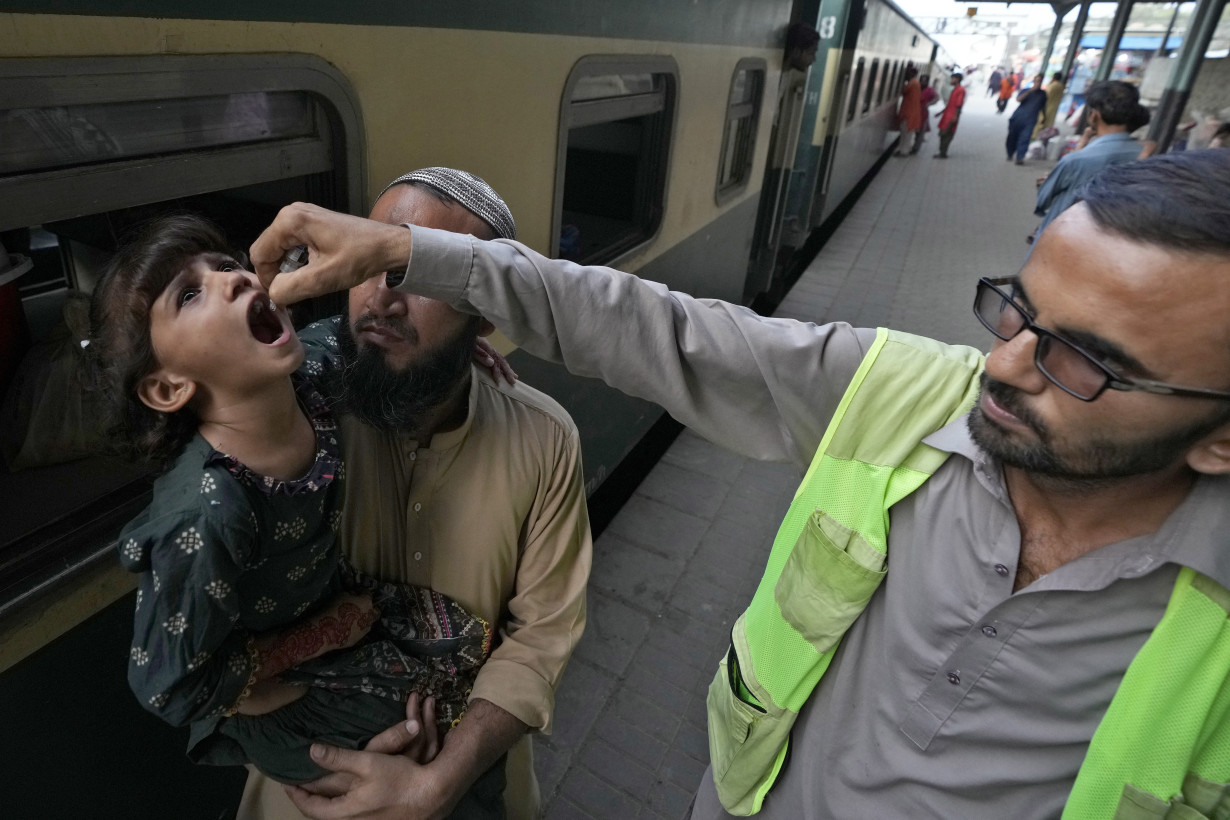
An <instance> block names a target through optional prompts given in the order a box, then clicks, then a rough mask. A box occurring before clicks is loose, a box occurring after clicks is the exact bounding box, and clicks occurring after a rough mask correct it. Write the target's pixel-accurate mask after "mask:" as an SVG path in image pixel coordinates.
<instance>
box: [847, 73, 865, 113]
mask: <svg viewBox="0 0 1230 820" xmlns="http://www.w3.org/2000/svg"><path fill="white" fill-rule="evenodd" d="M864 62H865V59H864V58H863V57H859V58H858V67H857V68H855V69H854V78H853V79H852V80H851V81H850V102H849V105H848V107H847V108H846V122H851V121H852V120H853V119H854V115H855V114H856V113H858V92H859V89H861V88H862V87H863V63H864Z"/></svg>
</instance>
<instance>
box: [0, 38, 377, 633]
mask: <svg viewBox="0 0 1230 820" xmlns="http://www.w3.org/2000/svg"><path fill="white" fill-rule="evenodd" d="M0 100H4V105H5V106H7V107H5V108H0V245H2V246H3V250H0V509H3V510H4V515H3V517H2V519H3V525H4V526H3V527H0V613H3V612H7V611H9V610H11V609H12V608H14V607H16V606H18V605H20V604H22V603H24V602H25V601H28V600H30V599H32V598H33V597H34V596H35V595H37V594H38V593H39V592H41V591H43V590H46V589H48V588H50V587H51V586H53V585H55V584H56V583H57V582H58V581H60V580H63V579H65V578H67V577H68V576H70V575H71V574H73V573H74V572H75V571H77V570H79V569H81V568H83V567H86V566H90V565H92V564H93V563H95V562H96V561H100V560H101V561H106V560H114V559H113V557H112V552H113V549H114V546H113V542H114V538H115V535H116V533H117V532H118V530H119V528H120V527H121V526H122V525H123V524H124V522H126V521H127V520H128V519H130V518H131V517H132V516H133V515H135V514H136V513H137V512H138V511H139V510H140V509H141V507H143V506H144V505H145V504H146V503H147V500H148V489H149V478H148V469H147V468H143V467H141V466H136V465H132V464H128V463H126V462H122V461H118V460H115V459H113V458H109V457H106V456H102V455H99V452H100V451H103V450H105V447H104V446H103V445H104V444H105V431H103V430H100V429H98V426H97V424H96V421H97V419H98V418H99V415H100V413H99V409H98V408H99V405H98V401H99V399H98V396H97V392H96V391H94V390H92V389H91V379H90V371H89V368H88V366H87V364H86V362H85V355H84V353H83V350H82V347H81V345H80V344H79V343H80V341H81V340H82V339H83V336H84V334H85V333H86V332H87V330H88V327H87V326H88V320H87V317H86V305H87V304H88V295H89V293H90V292H91V291H92V289H93V286H94V284H95V283H96V282H97V280H98V277H99V275H100V272H101V271H102V269H103V268H104V266H105V264H106V262H107V260H108V258H109V257H110V255H111V254H112V253H113V252H114V251H115V249H116V247H117V243H118V241H119V239H120V238H121V237H122V236H123V235H124V234H125V232H126V231H127V230H128V229H130V228H131V227H132V226H134V225H135V224H137V223H138V222H141V221H144V220H146V219H148V218H149V217H152V216H154V215H157V214H159V213H164V212H167V211H170V210H175V211H181V212H182V211H189V212H196V213H200V214H203V215H205V216H208V217H210V218H212V219H213V220H214V221H215V222H217V223H218V224H219V225H220V226H221V227H222V228H223V230H224V231H225V233H226V234H227V236H228V238H229V239H230V241H231V242H233V243H234V244H235V246H236V248H237V249H240V250H242V249H244V248H246V247H247V246H248V244H250V243H251V241H252V240H253V239H255V237H256V235H257V234H259V232H260V231H261V229H262V228H263V227H264V226H265V225H267V224H268V223H269V221H270V220H271V219H272V218H273V216H274V214H276V212H277V210H278V208H280V207H281V206H282V205H284V204H286V203H288V202H291V201H294V200H303V201H309V202H316V203H318V204H321V205H325V206H328V207H332V208H337V209H341V210H348V209H350V208H352V207H356V206H361V205H362V203H363V189H362V183H363V173H362V153H361V147H362V126H361V121H360V119H359V113H358V105H357V103H356V102H355V98H354V95H353V92H352V91H351V90H350V88H349V86H348V84H347V83H346V81H345V80H344V78H343V77H342V76H341V74H339V73H338V72H337V70H336V69H334V68H333V67H331V66H329V65H328V64H327V63H325V62H324V61H323V60H320V59H317V58H314V57H306V56H300V55H292V56H285V57H283V56H267V55H260V56H245V55H239V56H200V57H189V56H184V57H179V56H177V57H149V58H52V59H41V58H40V59H21V60H0ZM344 306H345V305H344V299H337V298H334V299H332V300H325V301H322V302H318V303H316V304H315V305H310V306H307V310H305V311H302V312H300V313H298V315H297V321H299V322H300V323H302V322H303V321H306V320H310V318H312V317H313V315H320V314H323V313H326V312H328V313H333V312H339V311H340V310H343V309H344Z"/></svg>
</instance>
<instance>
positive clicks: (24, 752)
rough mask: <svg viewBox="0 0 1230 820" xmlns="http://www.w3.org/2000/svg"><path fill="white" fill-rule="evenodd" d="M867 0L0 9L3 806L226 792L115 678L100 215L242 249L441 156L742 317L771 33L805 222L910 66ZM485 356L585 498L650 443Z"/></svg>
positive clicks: (125, 504)
mask: <svg viewBox="0 0 1230 820" xmlns="http://www.w3.org/2000/svg"><path fill="white" fill-rule="evenodd" d="M866 3H867V5H865V6H864V5H862V4H860V3H859V2H857V0H855V2H854V3H853V5H851V0H840V2H838V3H835V4H834V3H830V0H823V2H820V1H819V0H809V2H797V3H793V4H792V3H791V2H790V0H769V1H768V2H766V0H706V2H701V3H697V2H695V0H658V2H646V1H645V0H633V1H632V2H624V3H614V2H609V1H608V2H601V0H580V1H579V2H571V3H547V2H528V1H527V2H520V3H509V2H506V0H470V1H469V2H459V3H391V2H374V0H353V2H350V3H344V4H343V3H332V2H327V1H326V0H300V2H294V3H292V2H288V1H287V0H277V1H276V2H261V3H243V2H239V0H215V1H214V2H212V3H208V4H205V3H188V2H184V1H183V0H49V1H48V2H41V3H40V2H30V3H24V2H6V3H5V4H4V6H3V7H0V244H3V245H4V251H3V253H0V460H2V461H3V462H4V464H3V466H0V699H2V702H3V703H4V704H5V717H6V726H7V729H8V731H7V732H6V741H7V742H6V743H5V752H4V753H3V755H2V756H0V770H2V771H3V772H4V782H5V784H6V788H5V790H4V791H5V794H4V798H3V808H0V816H4V817H12V818H19V819H20V820H25V819H26V818H43V817H46V818H57V819H58V818H65V817H113V816H124V817H129V818H166V817H175V818H185V820H190V818H203V819H204V818H209V819H210V820H212V818H217V817H220V816H227V814H228V813H229V812H230V811H231V810H233V805H234V802H235V800H236V799H237V795H238V790H239V788H240V783H241V781H242V773H241V772H233V771H222V770H212V769H206V768H197V767H193V766H191V765H190V764H188V763H187V762H186V761H185V760H184V758H183V755H182V748H183V745H184V737H183V736H182V735H181V734H180V733H179V732H175V731H172V730H169V729H167V728H166V727H164V726H162V725H161V724H159V723H158V721H157V720H156V719H155V718H153V717H152V716H150V715H148V714H146V713H145V712H144V711H143V710H142V709H141V708H140V707H139V706H138V705H137V703H136V702H135V699H133V697H132V696H131V695H130V694H129V692H128V691H127V686H126V683H125V680H124V673H125V663H126V655H127V651H128V637H129V635H128V633H129V630H130V620H131V611H132V596H131V594H130V592H131V590H132V587H133V584H132V581H131V579H130V578H129V577H127V576H126V574H125V573H123V572H122V571H121V570H120V569H119V567H118V565H117V562H116V560H115V556H114V538H115V534H116V532H117V531H118V529H119V527H120V526H121V525H122V524H123V522H124V521H126V520H127V519H128V518H130V517H131V516H132V515H134V514H135V513H136V511H137V510H139V509H140V507H141V506H142V505H143V504H144V503H145V500H146V498H147V492H148V486H149V483H148V477H147V476H145V475H143V474H142V472H141V471H140V470H136V469H134V468H132V467H130V466H127V465H124V464H122V463H118V462H115V461H113V460H111V459H108V458H106V457H104V456H101V455H99V452H100V450H101V449H102V442H101V441H100V439H99V436H98V434H97V433H94V432H91V430H92V425H91V424H90V422H91V421H93V420H94V419H96V417H97V407H96V405H95V403H94V399H93V398H92V397H91V394H90V392H89V390H88V389H87V387H88V385H85V384H83V378H84V376H83V372H82V368H81V367H80V356H81V354H80V347H79V345H78V342H79V339H80V336H81V334H82V332H83V326H82V322H81V319H82V313H81V308H82V302H83V294H87V293H88V292H89V291H90V290H91V288H92V287H93V284H94V283H95V281H96V280H97V277H98V274H99V271H100V269H101V267H102V265H103V264H105V261H106V259H107V257H108V255H109V254H110V253H111V252H112V251H113V250H114V248H115V244H116V241H117V237H119V236H120V235H121V234H122V233H123V232H124V230H125V229H127V228H128V227H130V226H131V225H132V224H134V223H136V222H139V221H141V220H143V219H145V218H148V217H149V216H150V215H153V214H155V213H158V212H161V211H165V210H169V209H178V210H185V209H187V210H193V211H197V212H201V213H205V214H207V215H209V216H210V217H212V218H214V219H215V220H217V221H218V222H220V223H221V224H222V225H223V226H224V228H225V229H226V231H227V232H228V234H229V235H230V237H231V238H232V240H233V241H234V242H235V243H236V244H237V245H238V246H240V247H244V246H246V244H247V243H248V242H250V241H251V240H252V239H253V238H254V237H255V236H256V234H257V233H258V232H259V231H260V229H261V228H262V227H263V226H264V225H265V224H267V223H268V221H269V220H270V219H271V218H272V216H273V214H274V213H275V212H276V210H277V209H278V208H279V207H280V206H281V205H284V204H286V203H287V202H290V201H294V200H306V201H312V202H317V203H319V204H322V205H325V206H328V207H331V208H335V209H339V210H345V211H350V212H353V213H360V214H361V213H365V212H366V210H367V208H368V207H369V206H370V204H371V198H372V196H373V195H374V194H375V193H376V192H378V191H379V190H380V189H381V188H382V187H383V185H384V183H385V182H386V181H388V180H389V179H391V178H393V177H395V176H396V175H398V174H400V173H402V172H404V171H406V170H409V169H412V168H416V167H420V166H426V165H448V166H454V167H458V168H464V169H467V170H470V171H473V172H475V173H477V174H479V175H481V176H483V177H485V178H486V179H487V180H488V181H489V182H490V183H491V184H492V185H493V186H494V187H495V189H496V190H497V191H499V192H500V193H501V194H502V195H503V196H504V197H505V198H506V200H507V201H508V203H509V205H510V207H511V208H512V211H513V214H514V215H515V217H516V220H517V224H518V230H519V236H520V238H521V240H522V241H524V242H526V243H527V244H528V245H530V246H532V247H534V248H536V249H538V250H540V251H543V252H545V253H549V254H554V255H560V256H567V257H569V258H573V259H576V260H578V261H582V262H592V263H601V264H609V265H614V266H616V267H620V268H622V269H624V270H628V271H632V272H635V273H637V274H639V275H642V276H644V277H646V278H650V279H655V280H658V281H662V282H666V283H668V284H669V285H670V286H671V287H672V288H674V289H677V290H682V291H687V292H690V293H693V294H696V295H699V296H711V297H717V298H722V299H727V300H731V301H740V300H742V299H745V291H747V290H748V288H747V275H748V260H749V255H750V252H751V250H752V237H753V231H754V230H755V228H756V221H757V214H758V212H760V211H761V210H762V197H761V187H762V180H763V179H764V178H765V170H766V168H765V166H766V156H767V154H768V146H769V140H770V135H771V133H772V131H773V122H774V116H775V111H776V108H777V105H776V97H775V89H776V88H777V87H778V81H779V75H780V65H781V44H782V36H783V32H784V30H785V27H786V25H787V23H788V22H789V21H790V20H791V19H804V20H809V21H812V22H813V23H814V24H815V25H816V27H817V29H818V30H819V31H820V32H821V33H822V35H825V37H826V38H827V39H826V40H824V41H822V48H821V59H820V60H819V61H818V62H817V64H816V66H814V67H813V69H812V71H811V72H810V75H809V77H808V81H807V82H808V86H807V87H808V93H807V96H806V103H807V105H808V106H809V108H808V111H809V112H811V115H810V118H809V116H808V112H804V116H803V117H802V118H801V119H802V123H803V125H802V126H801V128H802V129H803V130H802V131H800V133H799V135H798V136H799V139H798V144H799V151H798V157H799V161H798V163H797V166H798V169H800V170H804V169H805V170H806V173H805V174H803V173H799V174H794V175H792V177H791V189H790V196H791V202H792V203H796V204H793V205H792V207H793V211H791V212H790V213H791V215H793V216H794V218H795V219H796V220H797V219H798V218H799V214H800V213H801V211H800V207H801V206H800V205H798V204H797V203H805V204H806V208H807V210H806V213H805V214H803V216H802V218H803V219H804V223H802V224H804V225H805V226H806V227H805V228H804V229H803V230H802V234H806V232H807V231H808V230H810V229H811V228H812V227H814V226H815V225H818V224H819V223H820V221H821V220H822V218H823V217H824V216H826V215H827V213H829V212H831V209H829V210H827V211H826V209H828V208H829V203H830V202H831V203H832V204H833V205H834V207H835V205H836V203H837V202H838V201H840V198H841V196H844V195H845V194H841V192H842V191H846V193H848V192H849V191H850V190H854V183H856V182H857V181H858V180H859V179H861V178H862V177H863V176H864V175H865V174H866V173H867V172H868V170H870V168H871V167H872V166H873V165H874V164H875V162H876V161H877V160H878V159H879V157H880V156H881V155H883V153H884V151H885V150H886V149H887V148H889V147H890V146H891V144H892V137H893V135H892V134H891V133H890V131H891V113H888V112H889V109H890V108H891V107H892V105H893V104H894V102H895V99H896V95H897V91H896V85H895V84H896V83H897V82H898V78H899V73H898V72H899V70H900V67H903V66H904V63H905V61H906V60H913V61H915V62H920V61H922V60H923V59H924V58H925V59H926V60H930V59H931V54H930V51H931V43H930V41H925V43H920V42H910V38H915V40H917V35H918V31H917V29H916V28H914V27H913V24H912V23H909V22H908V20H907V19H906V18H905V17H904V15H902V14H901V13H900V11H899V10H897V9H896V7H895V6H891V4H888V3H886V2H885V0H866ZM877 21H880V22H877ZM883 21H887V22H883ZM872 32H874V36H873V35H872ZM894 38H896V39H894ZM907 43H909V44H908V45H907ZM864 45H867V48H868V49H870V51H866V53H864V51H865V50H866V49H864ZM876 60H879V61H880V62H879V63H877V64H876V66H877V68H876V69H875V70H872V69H869V68H865V69H859V68H857V66H861V65H864V63H867V64H870V63H871V62H873V61H876ZM890 61H891V62H892V63H893V68H892V69H891V70H889V69H887V68H880V67H879V66H887V65H888V63H889V62H890ZM852 66H853V67H854V68H852ZM872 77H874V79H875V83H876V84H875V86H874V88H872V87H871V86H868V85H867V83H868V82H869V81H870V79H871V78H872ZM866 89H871V90H866ZM851 95H854V97H857V98H858V100H859V101H860V102H859V103H858V106H861V107H859V111H858V113H857V115H856V116H855V117H853V118H847V119H845V120H843V121H842V122H840V123H839V122H837V121H836V120H835V119H833V118H832V115H833V113H834V112H837V111H838V110H839V109H841V110H844V109H843V108H842V107H843V106H845V105H846V101H847V100H849V99H853V97H851ZM865 100H872V102H871V103H865ZM816 112H820V113H819V114H817V113H816ZM869 112H870V116H864V115H865V114H868V113H869ZM865 122H866V123H868V124H866V125H864V123H865ZM856 134H857V136H856ZM847 148H848V149H849V155H848V156H847V155H846V154H843V153H842V152H843V150H846V149H847ZM809 175H810V176H809ZM809 180H810V181H809ZM842 186H846V187H842ZM838 194H841V195H840V196H838ZM826 195H827V196H826ZM816 203H820V204H819V205H817V204H816ZM797 233H799V232H798V231H796V234H797ZM797 244H801V242H798V243H797ZM341 307H342V302H341V300H340V299H338V298H332V299H325V300H322V301H320V302H319V303H317V304H313V305H311V306H309V307H308V308H307V309H305V310H304V311H302V312H301V313H300V318H302V319H305V320H306V319H307V318H309V317H311V316H313V315H320V314H324V313H328V312H335V311H338V310H340V309H341ZM504 344H505V345H506V349H510V347H511V346H508V345H507V343H506V342H505V343H504ZM510 358H511V359H512V361H513V363H514V365H515V367H516V368H517V370H518V371H519V373H520V374H521V375H522V377H524V378H525V379H527V380H528V381H530V382H531V383H533V384H534V385H535V386H537V387H540V388H542V389H544V390H546V391H547V392H549V393H551V394H553V395H554V396H555V397H556V398H558V399H559V400H560V401H561V402H562V403H563V404H564V405H565V406H566V407H567V408H568V409H569V410H570V412H571V413H572V414H573V416H574V418H575V419H576V421H577V423H578V426H579V428H580V429H581V432H582V439H583V447H584V457H585V462H586V479H587V485H588V486H587V489H588V490H589V491H590V492H591V498H593V497H595V496H593V495H592V494H593V493H594V492H595V491H597V492H598V493H599V495H601V493H603V492H606V491H607V490H608V489H609V488H610V486H611V485H613V484H615V483H616V482H613V481H607V479H608V477H609V476H610V475H611V473H612V472H613V471H614V470H616V468H617V467H618V466H619V465H620V464H621V462H625V461H626V460H627V459H626V457H627V456H628V454H629V453H630V452H631V451H633V449H634V447H635V446H636V445H637V444H638V442H640V441H641V440H642V439H644V438H645V437H646V434H647V433H650V432H651V431H654V430H657V429H659V428H658V427H655V425H658V423H659V419H660V418H661V415H662V414H661V411H660V409H658V408H657V407H655V406H652V405H649V404H647V403H645V402H641V401H637V400H633V399H629V398H626V397H624V396H622V395H620V394H617V393H614V392H613V391H611V390H609V389H607V388H605V387H604V386H602V385H600V384H598V383H596V382H594V381H592V380H587V379H581V378H575V377H571V376H569V375H568V374H566V373H565V372H564V371H562V370H561V369H560V368H557V367H554V366H551V365H546V364H544V363H541V362H538V361H536V360H533V359H531V358H529V357H528V356H525V355H524V354H521V353H519V352H517V351H514V350H510ZM651 437H652V436H651ZM604 482H606V484H605V485H604Z"/></svg>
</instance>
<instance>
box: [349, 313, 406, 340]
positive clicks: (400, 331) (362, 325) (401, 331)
mask: <svg viewBox="0 0 1230 820" xmlns="http://www.w3.org/2000/svg"><path fill="white" fill-rule="evenodd" d="M365 330H379V331H381V332H384V333H389V334H392V335H394V336H397V337H398V338H399V339H401V340H402V341H405V342H409V343H410V344H418V341H419V332H418V331H417V330H416V329H415V328H414V325H412V324H410V323H409V322H407V321H405V320H404V319H398V318H397V317H383V318H382V317H379V316H377V315H375V314H374V313H364V314H363V315H362V316H360V317H359V318H358V319H356V320H355V323H354V332H355V333H362V332H363V331H365Z"/></svg>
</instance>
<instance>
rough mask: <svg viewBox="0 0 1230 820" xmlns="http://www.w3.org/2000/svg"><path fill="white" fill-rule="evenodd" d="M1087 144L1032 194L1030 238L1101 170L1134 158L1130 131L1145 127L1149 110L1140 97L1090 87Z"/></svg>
mask: <svg viewBox="0 0 1230 820" xmlns="http://www.w3.org/2000/svg"><path fill="white" fill-rule="evenodd" d="M1085 111H1086V112H1088V123H1089V125H1088V127H1087V128H1086V133H1087V135H1088V136H1089V140H1088V144H1087V145H1085V146H1084V147H1083V148H1082V149H1081V150H1079V151H1073V152H1071V153H1069V154H1066V155H1065V156H1064V158H1063V159H1061V160H1059V164H1058V165H1056V166H1055V168H1054V170H1052V171H1051V172H1050V173H1049V174H1048V175H1047V177H1046V181H1045V182H1043V183H1042V187H1041V188H1039V189H1038V200H1037V204H1036V206H1035V207H1034V213H1035V214H1036V215H1037V216H1040V217H1042V218H1043V219H1042V224H1041V225H1039V226H1038V230H1037V231H1035V233H1034V235H1035V236H1037V235H1038V234H1040V233H1041V232H1042V231H1043V230H1044V229H1045V228H1046V226H1047V225H1049V224H1050V223H1051V222H1053V221H1054V220H1055V218H1056V217H1058V216H1059V215H1060V214H1061V213H1063V212H1064V211H1065V210H1067V209H1068V208H1069V207H1070V206H1071V205H1072V203H1074V202H1076V199H1077V196H1078V193H1079V191H1080V187H1081V186H1082V185H1084V184H1085V183H1086V182H1088V181H1089V180H1091V179H1093V178H1094V176H1096V175H1097V174H1098V173H1100V172H1101V171H1102V170H1103V169H1104V168H1107V167H1109V166H1111V165H1120V164H1122V163H1124V162H1132V161H1133V160H1136V159H1137V158H1139V156H1140V151H1141V147H1140V143H1138V142H1136V140H1134V139H1132V132H1133V131H1135V130H1136V129H1137V128H1140V127H1141V126H1144V125H1147V124H1148V123H1149V109H1147V108H1145V107H1144V106H1143V105H1141V104H1140V92H1139V91H1137V90H1136V86H1134V85H1132V84H1131V83H1125V82H1123V81H1122V80H1104V81H1103V82H1100V83H1094V84H1093V85H1092V86H1090V87H1089V89H1088V91H1087V92H1086V95H1085Z"/></svg>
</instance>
